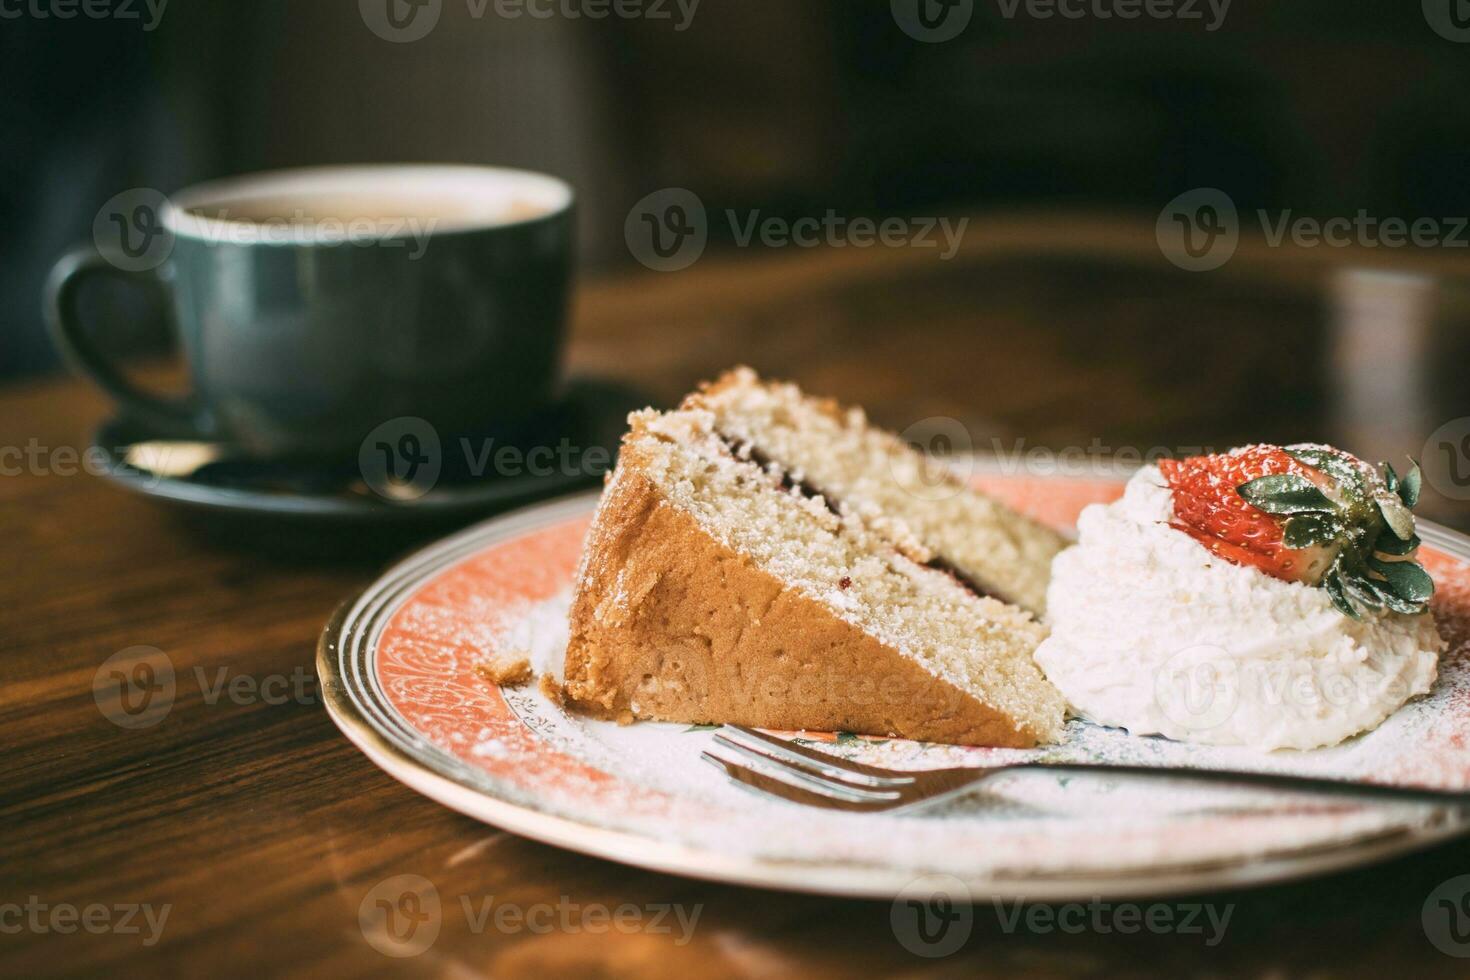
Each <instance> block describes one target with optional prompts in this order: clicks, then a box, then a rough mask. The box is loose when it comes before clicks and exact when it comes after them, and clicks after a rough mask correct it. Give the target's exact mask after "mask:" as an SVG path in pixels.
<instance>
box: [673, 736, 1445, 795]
mask: <svg viewBox="0 0 1470 980" xmlns="http://www.w3.org/2000/svg"><path fill="white" fill-rule="evenodd" d="M732 736H733V737H732ZM714 740H715V744H716V745H717V746H719V747H720V748H722V749H725V750H727V751H728V752H732V753H735V754H736V755H738V756H741V757H742V760H736V759H731V758H727V757H725V756H722V755H716V754H715V753H713V752H703V753H701V754H700V755H701V758H703V759H704V760H705V761H706V762H709V763H711V764H713V765H715V766H717V767H718V768H719V769H721V770H723V771H724V773H725V775H727V776H729V777H730V779H732V780H734V781H735V782H736V783H738V784H739V785H741V786H743V787H745V788H747V789H750V790H754V791H756V792H758V793H763V794H765V795H767V796H774V797H778V798H780V799H783V800H790V801H791V802H793V803H802V804H805V805H807V806H817V807H824V808H826V809H829V810H848V811H852V812H854V813H884V812H889V813H891V812H893V811H896V810H908V809H913V808H916V807H920V806H928V805H930V804H933V803H937V802H939V801H940V800H945V799H949V798H951V797H954V796H958V795H959V794H961V793H963V792H965V791H967V790H969V789H971V788H973V787H974V786H975V785H976V784H977V783H980V782H982V781H983V780H985V779H987V778H989V777H991V776H993V775H995V774H996V773H998V772H1012V771H1016V770H1021V769H1050V770H1055V771H1058V772H1102V773H1113V774H1116V775H1124V776H1147V777H1166V778H1172V779H1187V780H1198V781H1201V782H1211V783H1233V784H1235V785H1239V786H1259V787H1266V788H1270V789H1284V790H1294V791H1307V792H1318V793H1330V794H1336V795H1339V796H1353V797H1359V798H1368V799H1381V800H1398V801H1401V802H1410V803H1438V804H1441V805H1444V804H1459V805H1467V806H1470V791H1463V790H1436V789H1424V788H1420V787H1411V786H1390V785H1386V784H1383V783H1360V782H1352V781H1349V780H1344V779H1324V778H1320V777H1316V776H1292V775H1285V774H1282V773H1270V772H1242V771H1235V770H1228V769H1194V768H1190V767H1187V766H1129V765H1118V764H1114V763H1107V762H1041V761H1032V762H1011V763H1003V764H1001V765H995V766H975V767H971V766H967V767H963V768H958V769H923V770H913V771H903V770H899V769H882V768H879V767H878V766H869V765H864V764H863V763H861V762H850V761H848V760H847V759H839V758H837V757H836V756H833V755H829V754H827V753H826V752H818V751H817V750H815V749H809V748H807V747H806V746H804V745H797V744H795V743H794V742H788V741H786V740H785V739H783V738H777V737H776V736H775V735H768V734H766V733H765V732H762V731H758V730H756V729H754V728H746V727H745V726H743V725H726V726H724V728H723V729H721V730H720V732H718V733H717V734H716V735H715V739H714ZM744 760H748V761H744ZM765 770H769V771H770V772H767V771H765ZM770 773H777V774H779V775H771V774H770Z"/></svg>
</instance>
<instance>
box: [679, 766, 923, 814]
mask: <svg viewBox="0 0 1470 980" xmlns="http://www.w3.org/2000/svg"><path fill="white" fill-rule="evenodd" d="M699 757H700V758H701V759H703V760H704V761H706V762H708V763H709V764H710V765H712V766H715V767H716V768H718V769H720V770H721V771H722V772H724V774H725V775H726V776H728V777H729V778H730V779H731V780H733V781H734V782H735V783H737V784H738V785H740V786H741V787H743V788H744V789H748V790H750V791H751V792H754V793H758V794H760V795H762V796H771V797H775V798H777V799H782V800H787V801H788V802H791V803H800V804H803V805H805V806H815V807H822V808H824V809H828V810H847V811H851V812H853V813H877V812H879V811H882V810H890V809H893V808H894V807H895V806H896V805H898V804H896V803H895V802H893V801H885V800H872V799H870V800H859V799H850V798H847V797H842V796H833V795H829V794H828V793H818V792H813V791H811V790H808V789H803V788H802V787H800V786H795V785H793V784H791V783H788V782H786V781H785V780H781V779H777V778H776V777H774V776H767V775H766V774H764V773H760V772H756V771H755V770H754V769H750V768H747V767H746V766H743V765H741V764H740V763H738V762H734V761H732V760H730V759H722V758H720V757H719V756H717V755H715V754H714V753H713V752H701V753H700V754H699Z"/></svg>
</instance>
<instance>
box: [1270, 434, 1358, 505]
mask: <svg viewBox="0 0 1470 980" xmlns="http://www.w3.org/2000/svg"><path fill="white" fill-rule="evenodd" d="M1286 454H1287V455H1288V456H1290V457H1291V458H1292V459H1295V460H1296V461H1297V462H1298V463H1302V464H1304V465H1306V466H1310V467H1311V468H1312V469H1314V470H1320V471H1321V472H1323V473H1326V474H1327V475H1328V476H1330V477H1332V478H1333V479H1334V480H1336V481H1337V482H1338V483H1339V484H1341V485H1343V486H1344V487H1345V488H1347V489H1348V490H1350V491H1356V493H1357V495H1358V496H1362V495H1363V494H1364V493H1366V492H1367V489H1368V487H1367V483H1366V482H1365V481H1364V479H1363V471H1362V469H1361V468H1359V465H1358V462H1357V460H1355V459H1353V458H1352V457H1351V456H1349V455H1347V454H1346V453H1344V452H1342V451H1341V450H1338V449H1333V448H1332V447H1330V446H1312V445H1297V446H1288V447H1287V448H1286Z"/></svg>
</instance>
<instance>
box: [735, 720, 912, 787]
mask: <svg viewBox="0 0 1470 980" xmlns="http://www.w3.org/2000/svg"><path fill="white" fill-rule="evenodd" d="M725 728H726V729H728V730H730V731H732V732H736V733H738V734H740V735H742V736H744V737H745V738H747V739H753V740H754V741H757V742H761V743H763V744H765V745H768V746H770V747H771V748H772V749H773V750H775V752H776V754H778V755H781V756H784V757H785V758H788V759H792V760H793V761H795V760H797V759H804V760H806V762H808V763H815V764H816V765H818V766H820V767H821V768H823V769H829V770H831V769H836V770H839V771H841V772H844V773H846V774H847V775H849V776H853V777H857V778H858V779H859V780H861V781H862V782H866V783H869V784H870V785H874V786H885V785H892V786H904V785H907V784H908V783H912V782H913V781H914V777H913V775H912V774H911V773H906V772H900V771H899V770H897V769H882V768H880V767H878V766H869V765H864V764H863V763H861V762H851V761H849V760H847V759H839V758H838V757H837V756H835V755H829V754H828V753H826V752H819V751H817V750H816V749H809V748H807V747H806V746H805V745H797V744H796V743H795V742H789V741H787V740H786V739H784V738H777V737H776V736H775V735H767V734H766V733H765V732H762V731H759V730H757V729H754V728H747V727H745V726H744V725H726V726H725Z"/></svg>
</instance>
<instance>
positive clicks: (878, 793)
mask: <svg viewBox="0 0 1470 980" xmlns="http://www.w3.org/2000/svg"><path fill="white" fill-rule="evenodd" d="M714 742H715V744H716V745H718V746H720V747H721V748H725V749H729V750H731V751H732V752H736V753H738V754H740V755H743V756H745V758H747V759H750V760H751V761H752V762H755V763H756V764H757V765H761V764H764V765H765V766H766V767H768V768H770V769H772V770H774V771H775V772H777V773H781V774H784V775H787V776H791V777H793V778H795V779H798V780H800V781H801V782H802V783H803V784H805V785H815V786H816V787H817V788H819V789H821V790H823V791H825V792H829V793H838V794H846V795H849V796H852V797H853V798H855V799H873V800H892V799H897V798H898V796H899V792H898V791H899V789H900V788H901V787H899V786H875V785H874V784H872V783H855V782H852V781H850V779H849V778H848V776H847V775H846V774H845V773H843V772H842V771H841V770H839V769H834V768H832V767H829V766H823V765H821V764H820V763H812V762H806V761H805V760H803V759H801V758H795V759H791V758H787V757H785V756H781V755H777V754H776V753H774V752H767V751H766V750H764V749H762V748H760V747H759V746H755V745H746V744H745V743H743V742H737V741H735V740H733V739H729V738H726V737H725V736H724V735H721V734H718V733H717V734H716V735H715V738H714ZM860 778H861V777H860Z"/></svg>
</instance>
